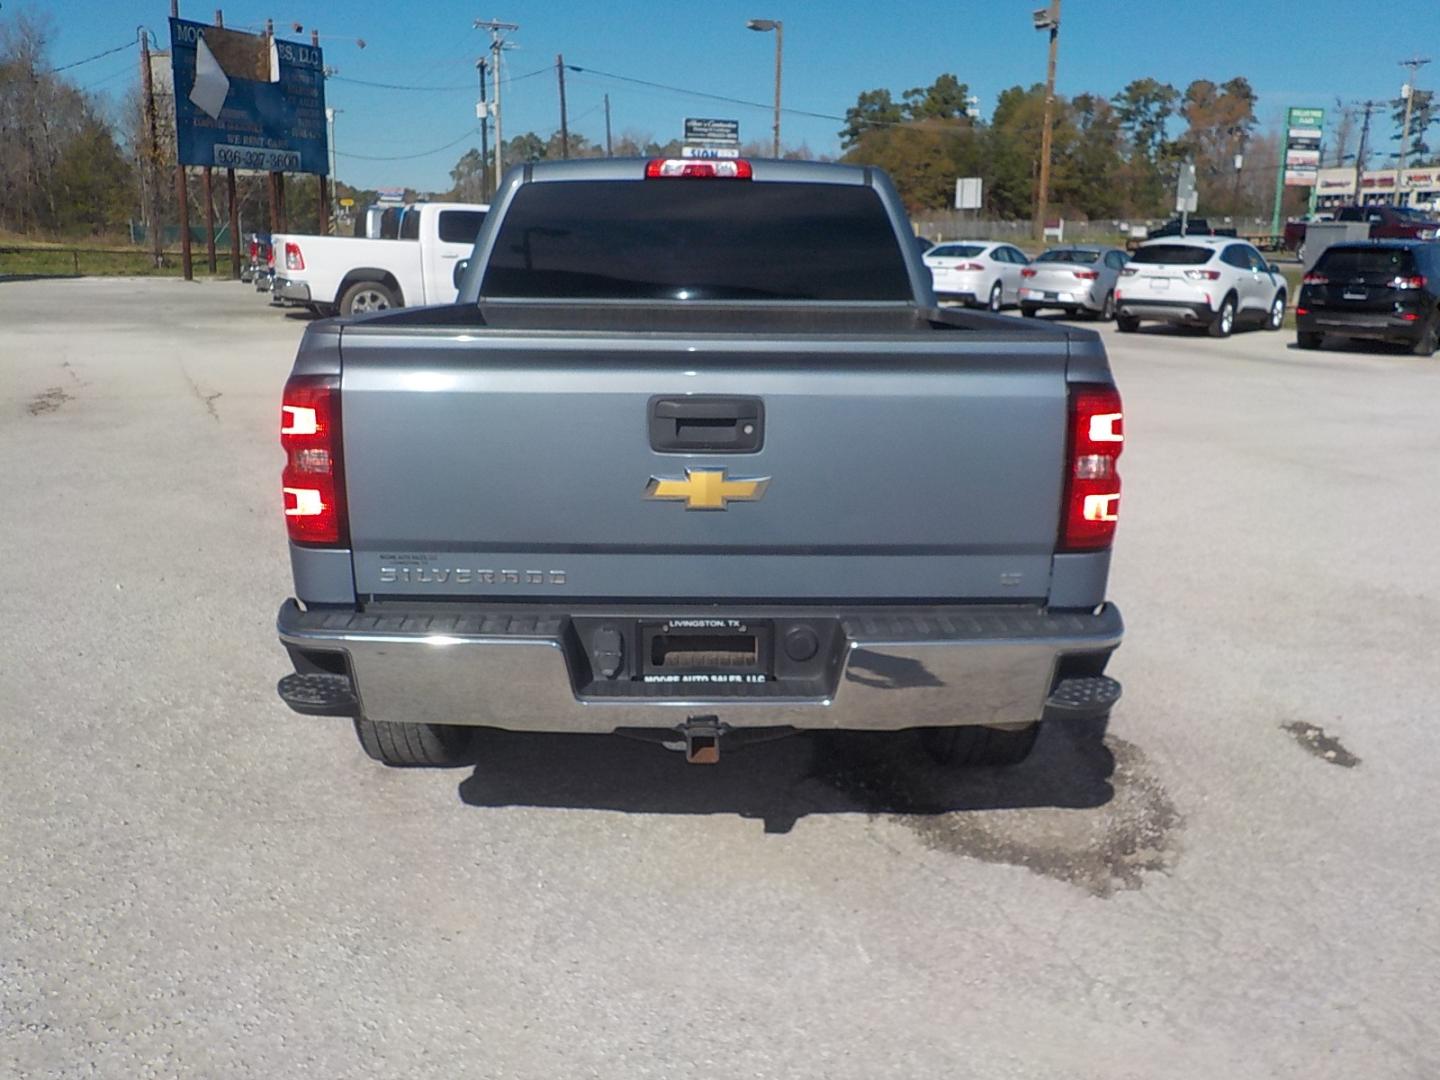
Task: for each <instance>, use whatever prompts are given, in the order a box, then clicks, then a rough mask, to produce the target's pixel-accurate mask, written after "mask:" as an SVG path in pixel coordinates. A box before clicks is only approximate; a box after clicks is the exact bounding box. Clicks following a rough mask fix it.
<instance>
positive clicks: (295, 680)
mask: <svg viewBox="0 0 1440 1080" xmlns="http://www.w3.org/2000/svg"><path fill="white" fill-rule="evenodd" d="M275 689H276V691H278V692H279V694H280V699H281V700H282V701H284V702H285V704H286V705H289V706H290V708H292V709H294V710H295V711H296V712H298V713H303V714H305V715H306V716H359V715H360V709H359V704H358V702H356V700H355V690H354V688H353V687H352V686H351V685H350V679H349V677H348V676H345V675H286V676H285V677H284V678H283V679H281V680H280V682H279V683H278V684H277V685H276V687H275Z"/></svg>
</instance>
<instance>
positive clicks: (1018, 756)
mask: <svg viewBox="0 0 1440 1080" xmlns="http://www.w3.org/2000/svg"><path fill="white" fill-rule="evenodd" d="M1039 734H1040V725H1039V724H1038V723H1036V724H1026V725H1025V726H1024V727H1022V728H1015V729H1013V730H1012V729H1008V728H993V727H979V726H965V727H935V728H921V729H920V745H921V746H922V747H924V749H925V752H926V753H927V754H929V755H930V757H931V758H933V759H934V760H935V761H937V762H939V763H940V764H941V765H957V766H960V767H962V768H964V767H970V766H978V765H1019V764H1020V763H1021V762H1022V761H1024V760H1025V759H1026V758H1027V757H1029V756H1030V751H1031V750H1032V749H1033V748H1034V746H1035V738H1036V736H1037V735H1039Z"/></svg>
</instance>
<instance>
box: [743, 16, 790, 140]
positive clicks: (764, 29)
mask: <svg viewBox="0 0 1440 1080" xmlns="http://www.w3.org/2000/svg"><path fill="white" fill-rule="evenodd" d="M745 26H746V28H747V29H749V30H758V31H759V32H760V33H762V34H767V33H769V32H770V31H771V30H774V31H775V150H774V156H775V157H777V158H778V157H779V156H780V55H781V52H782V51H783V50H784V48H785V24H784V23H783V22H781V21H780V20H779V19H751V20H750V21H748V22H747V23H746V24H745Z"/></svg>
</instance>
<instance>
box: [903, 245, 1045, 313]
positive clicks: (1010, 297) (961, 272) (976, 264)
mask: <svg viewBox="0 0 1440 1080" xmlns="http://www.w3.org/2000/svg"><path fill="white" fill-rule="evenodd" d="M925 265H926V266H928V267H929V268H930V276H931V278H932V279H933V280H934V283H935V295H936V297H937V298H939V299H940V300H958V301H960V302H961V303H962V304H965V305H966V306H975V305H984V306H985V307H987V308H989V309H990V310H991V311H999V310H1000V309H1001V308H1002V307H1005V306H1006V305H1007V304H1018V303H1019V302H1020V271H1021V270H1023V269H1024V268H1025V267H1027V266H1029V265H1030V260H1029V259H1027V258H1026V257H1025V253H1024V252H1023V251H1021V250H1020V249H1019V248H1017V247H1015V246H1013V245H1011V244H983V243H979V242H976V243H967V242H956V243H948V244H938V245H936V246H935V247H933V248H931V249H930V250H929V251H927V252H926V253H925Z"/></svg>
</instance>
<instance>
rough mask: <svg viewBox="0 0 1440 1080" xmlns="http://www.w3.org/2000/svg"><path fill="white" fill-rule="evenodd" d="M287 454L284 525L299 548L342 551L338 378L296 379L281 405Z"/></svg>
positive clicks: (342, 478) (282, 442) (287, 386)
mask: <svg viewBox="0 0 1440 1080" xmlns="http://www.w3.org/2000/svg"><path fill="white" fill-rule="evenodd" d="M280 445H281V447H283V448H284V450H285V471H284V472H283V473H282V474H281V481H280V484H281V487H282V488H283V489H284V496H285V526H286V528H287V529H288V530H289V531H290V539H291V540H293V541H295V542H296V543H297V544H321V545H326V546H330V547H344V546H345V545H346V542H347V536H346V527H345V475H344V471H343V470H342V468H341V461H340V376H338V375H295V376H292V377H291V378H290V381H289V382H287V383H286V384H285V395H284V398H283V399H282V400H281V404H280Z"/></svg>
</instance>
